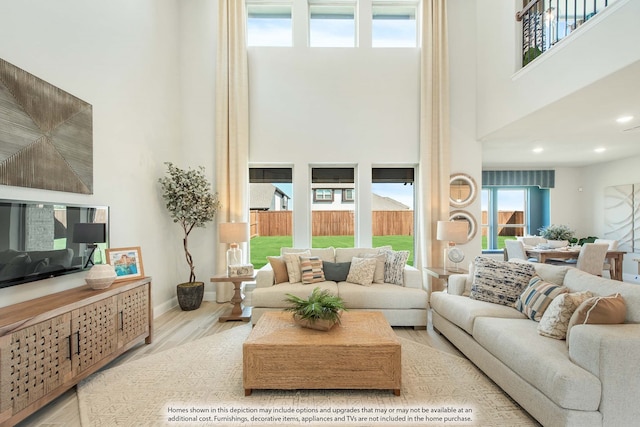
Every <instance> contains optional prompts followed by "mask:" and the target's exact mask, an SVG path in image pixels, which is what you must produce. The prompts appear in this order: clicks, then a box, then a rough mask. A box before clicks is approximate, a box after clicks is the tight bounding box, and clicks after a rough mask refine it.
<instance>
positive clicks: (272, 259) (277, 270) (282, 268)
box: [267, 256, 289, 285]
mask: <svg viewBox="0 0 640 427" xmlns="http://www.w3.org/2000/svg"><path fill="white" fill-rule="evenodd" d="M267 260H268V261H269V264H271V269H272V270H273V278H274V283H275V284H276V285H277V284H278V283H284V282H288V281H289V273H287V263H286V262H285V261H284V259H283V258H282V257H281V256H268V257H267Z"/></svg>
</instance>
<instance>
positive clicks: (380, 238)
mask: <svg viewBox="0 0 640 427" xmlns="http://www.w3.org/2000/svg"><path fill="white" fill-rule="evenodd" d="M371 178H372V179H371V181H372V183H371V191H372V193H373V194H372V195H371V210H372V212H371V214H372V217H371V223H372V236H373V246H374V247H377V246H387V245H389V246H391V247H392V248H393V249H394V250H396V251H399V250H405V251H409V253H410V255H409V260H408V263H409V265H413V260H414V258H413V254H414V253H415V251H414V247H415V242H414V237H413V236H414V225H415V224H414V221H415V219H414V218H415V216H414V210H415V209H414V207H415V192H414V186H413V181H414V168H373V169H372V171H371Z"/></svg>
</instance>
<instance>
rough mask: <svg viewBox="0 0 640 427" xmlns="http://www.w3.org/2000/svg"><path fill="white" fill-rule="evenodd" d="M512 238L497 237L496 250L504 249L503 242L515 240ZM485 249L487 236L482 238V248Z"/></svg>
mask: <svg viewBox="0 0 640 427" xmlns="http://www.w3.org/2000/svg"><path fill="white" fill-rule="evenodd" d="M515 239H516V238H515V237H514V236H498V249H504V241H505V240H515ZM486 247H487V236H482V248H486Z"/></svg>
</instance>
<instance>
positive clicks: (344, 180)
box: [311, 167, 355, 248]
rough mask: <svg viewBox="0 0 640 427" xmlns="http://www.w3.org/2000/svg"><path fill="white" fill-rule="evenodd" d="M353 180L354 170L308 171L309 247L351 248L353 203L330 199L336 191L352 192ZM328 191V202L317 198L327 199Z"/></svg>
mask: <svg viewBox="0 0 640 427" xmlns="http://www.w3.org/2000/svg"><path fill="white" fill-rule="evenodd" d="M354 178H355V169H354V168H332V167H326V168H312V169H311V191H312V192H313V199H312V202H311V244H312V247H314V248H326V247H328V246H336V247H338V246H340V247H352V246H353V245H354V241H355V240H354V230H355V203H343V200H342V197H337V198H334V197H333V194H334V192H335V191H340V190H342V191H344V190H345V189H347V190H353V188H354V184H355V179H354ZM327 191H329V192H330V194H331V198H330V199H328V200H327V199H325V200H318V199H317V196H320V195H322V197H328V193H327ZM336 199H337V200H336Z"/></svg>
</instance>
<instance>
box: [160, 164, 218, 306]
mask: <svg viewBox="0 0 640 427" xmlns="http://www.w3.org/2000/svg"><path fill="white" fill-rule="evenodd" d="M165 164H166V165H167V175H166V176H165V177H163V178H160V179H159V180H158V181H159V182H160V186H161V188H162V198H163V199H164V201H165V204H166V206H167V210H168V211H169V214H170V215H171V218H173V222H177V223H178V224H180V226H181V227H182V231H183V233H184V237H183V239H182V246H183V248H184V255H185V258H186V260H187V264H188V265H189V281H188V282H185V283H180V284H179V285H178V286H177V295H178V303H179V304H180V308H182V309H183V310H195V309H197V308H198V307H200V304H201V303H202V297H203V296H204V282H198V281H196V273H195V265H194V263H193V257H192V255H191V253H190V252H189V245H188V238H189V234H190V233H191V231H193V229H194V228H196V227H204V226H205V225H206V224H207V223H208V222H210V221H212V220H213V219H214V217H215V215H216V212H217V211H218V209H220V202H219V200H218V193H213V191H212V190H211V184H209V181H207V178H206V177H205V175H204V167H202V166H200V167H198V168H197V169H188V170H185V169H180V168H178V167H176V166H174V165H173V163H170V162H166V163H165Z"/></svg>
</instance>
